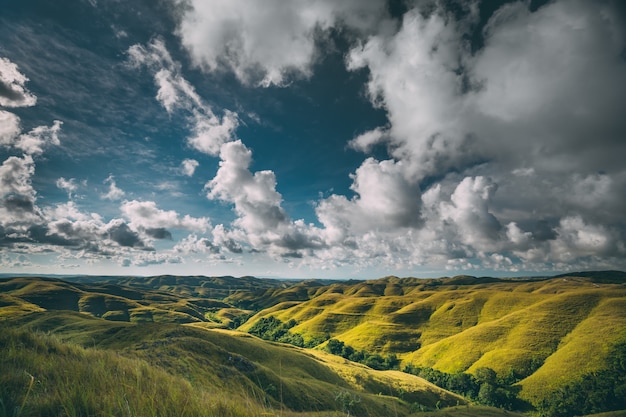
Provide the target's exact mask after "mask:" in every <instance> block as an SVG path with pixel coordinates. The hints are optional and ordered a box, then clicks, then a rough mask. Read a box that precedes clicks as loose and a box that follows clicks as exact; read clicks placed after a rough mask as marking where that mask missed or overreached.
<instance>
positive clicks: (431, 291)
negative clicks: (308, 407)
mask: <svg viewBox="0 0 626 417" xmlns="http://www.w3.org/2000/svg"><path fill="white" fill-rule="evenodd" d="M579 275H581V274H579ZM582 275H584V276H561V277H558V278H557V277H555V278H551V279H535V280H504V279H478V278H474V277H466V276H463V277H455V278H446V279H439V280H416V279H399V278H395V277H388V278H385V279H380V280H375V281H365V282H359V283H349V284H347V283H341V284H334V285H330V286H326V287H324V288H317V289H316V291H315V293H314V294H312V295H311V296H310V298H309V299H308V300H306V301H289V302H282V303H279V304H276V305H274V306H272V307H269V308H267V309H265V310H262V311H261V312H259V313H258V314H256V315H255V316H254V317H252V318H251V319H250V320H249V321H248V322H247V323H246V324H245V325H243V326H242V327H241V329H242V330H249V329H250V328H252V327H253V326H254V325H255V323H257V322H258V321H259V320H261V319H262V318H267V317H270V316H274V317H275V318H277V319H279V320H281V321H283V322H286V321H289V320H295V321H296V325H295V326H293V327H292V328H291V329H290V331H291V332H293V333H299V334H302V335H303V337H304V338H305V339H306V338H320V337H322V338H328V337H331V338H333V339H337V340H339V341H341V342H343V343H345V344H346V345H348V346H351V347H353V348H355V349H363V350H365V351H368V352H373V353H379V354H382V355H386V354H396V355H398V357H399V358H400V359H402V362H403V364H404V365H407V364H413V365H414V366H419V367H432V368H435V369H439V370H442V371H445V372H449V373H455V372H461V371H467V372H470V373H473V372H475V371H476V370H477V369H479V368H481V367H489V368H492V369H494V370H495V371H496V372H497V373H498V375H515V376H516V377H517V378H518V379H522V380H521V381H520V382H519V385H520V387H521V389H522V391H521V396H522V398H524V399H527V400H529V401H531V402H532V403H535V404H537V403H539V402H540V401H541V400H542V399H544V398H546V397H547V396H550V395H552V393H554V392H556V391H557V390H559V389H560V388H562V387H564V386H565V385H567V384H568V383H570V382H572V381H574V380H576V379H577V378H579V377H580V376H582V375H584V374H588V373H592V372H596V371H599V370H602V369H605V368H606V367H607V364H608V361H609V359H610V358H609V352H610V351H611V348H612V347H614V346H616V345H617V344H619V343H620V342H623V341H626V284H625V283H624V280H623V277H621V276H617V275H618V274H617V273H611V274H609V275H610V276H608V277H603V276H602V274H601V273H595V274H590V273H585V274H582ZM622 275H623V273H622Z"/></svg>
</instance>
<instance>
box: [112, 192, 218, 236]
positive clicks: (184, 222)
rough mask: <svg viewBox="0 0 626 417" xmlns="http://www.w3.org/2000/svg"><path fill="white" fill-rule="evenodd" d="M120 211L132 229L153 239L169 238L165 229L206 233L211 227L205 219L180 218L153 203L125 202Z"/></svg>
mask: <svg viewBox="0 0 626 417" xmlns="http://www.w3.org/2000/svg"><path fill="white" fill-rule="evenodd" d="M120 209H121V211H122V214H123V215H124V217H125V218H127V219H128V220H129V222H130V223H129V224H130V225H131V226H132V227H133V228H134V229H136V230H144V231H145V232H146V233H147V234H149V235H150V236H152V237H155V238H161V239H163V238H171V233H170V232H168V231H167V229H172V228H175V229H187V230H192V231H197V232H206V231H207V230H209V229H210V227H211V225H210V222H209V219H207V218H206V217H200V218H196V217H191V216H189V215H185V216H182V217H181V216H180V215H179V214H178V213H177V212H176V211H174V210H161V209H159V208H158V207H157V205H156V203H155V202H154V201H137V200H132V201H125V202H124V203H122V205H121V207H120Z"/></svg>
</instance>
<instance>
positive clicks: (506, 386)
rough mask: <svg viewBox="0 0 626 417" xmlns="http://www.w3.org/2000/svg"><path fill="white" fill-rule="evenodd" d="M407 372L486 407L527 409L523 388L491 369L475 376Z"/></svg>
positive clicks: (408, 368) (411, 368)
mask: <svg viewBox="0 0 626 417" xmlns="http://www.w3.org/2000/svg"><path fill="white" fill-rule="evenodd" d="M404 372H407V373H410V374H412V375H417V376H419V377H421V378H424V379H426V380H427V381H430V382H432V383H433V384H435V385H437V386H439V387H442V388H445V389H447V390H449V391H452V392H456V393H457V394H460V395H463V396H464V397H467V398H469V399H471V400H473V401H476V402H477V403H479V404H482V405H489V406H492V407H499V408H504V409H506V410H514V409H518V410H519V409H523V408H526V406H525V404H523V403H522V401H520V399H519V398H517V393H518V392H519V388H520V387H519V386H515V385H513V384H514V383H515V382H516V380H515V377H514V376H512V375H509V376H508V377H505V378H501V377H498V375H497V374H496V372H495V371H494V370H493V369H491V368H479V369H477V370H476V373H475V375H472V374H468V373H464V372H457V373H454V374H448V373H445V372H442V371H438V370H436V369H433V368H418V367H414V366H412V365H410V364H409V365H407V366H406V367H405V368H404Z"/></svg>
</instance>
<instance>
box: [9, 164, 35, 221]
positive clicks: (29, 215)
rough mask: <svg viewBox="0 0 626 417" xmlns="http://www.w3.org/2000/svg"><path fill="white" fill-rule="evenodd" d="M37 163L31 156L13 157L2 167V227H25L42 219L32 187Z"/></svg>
mask: <svg viewBox="0 0 626 417" xmlns="http://www.w3.org/2000/svg"><path fill="white" fill-rule="evenodd" d="M34 173H35V163H34V161H33V158H32V157H31V156H30V155H24V156H23V157H22V158H19V157H16V156H11V157H9V158H7V159H6V160H5V161H4V162H3V163H2V165H1V166H0V226H5V227H8V226H12V225H25V224H28V223H30V222H36V221H38V220H39V218H40V214H39V209H38V207H37V206H36V205H35V201H36V194H37V193H36V191H35V189H34V188H33V186H32V177H33V175H34Z"/></svg>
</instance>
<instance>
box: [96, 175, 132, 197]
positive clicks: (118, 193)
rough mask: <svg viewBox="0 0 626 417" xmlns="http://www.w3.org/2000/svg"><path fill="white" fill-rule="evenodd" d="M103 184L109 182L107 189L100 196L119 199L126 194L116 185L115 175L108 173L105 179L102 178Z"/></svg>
mask: <svg viewBox="0 0 626 417" xmlns="http://www.w3.org/2000/svg"><path fill="white" fill-rule="evenodd" d="M104 183H105V184H109V190H108V191H107V192H106V193H104V194H102V195H101V196H100V197H101V198H103V199H105V200H111V201H115V200H121V199H122V197H124V196H125V195H126V192H125V191H124V190H122V189H121V188H119V187H118V186H117V183H116V182H115V177H113V175H109V176H108V177H107V179H106V180H104Z"/></svg>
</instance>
